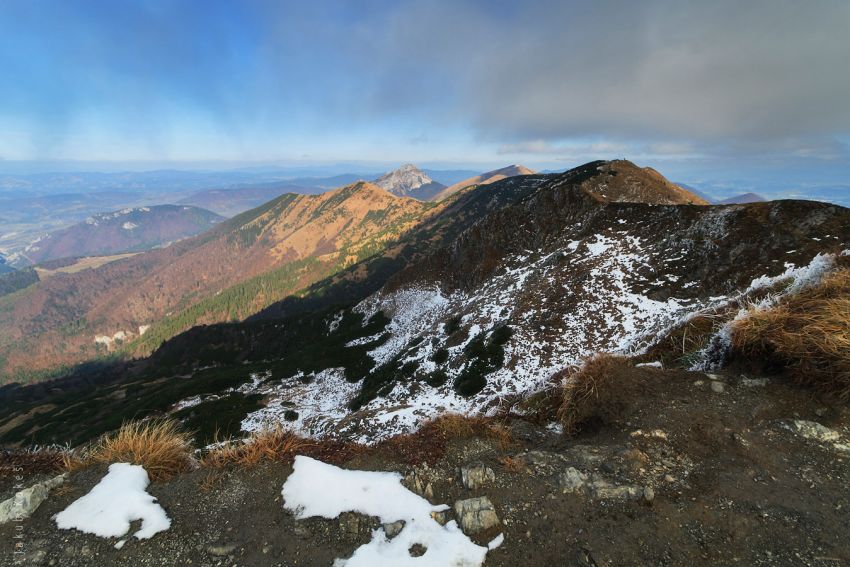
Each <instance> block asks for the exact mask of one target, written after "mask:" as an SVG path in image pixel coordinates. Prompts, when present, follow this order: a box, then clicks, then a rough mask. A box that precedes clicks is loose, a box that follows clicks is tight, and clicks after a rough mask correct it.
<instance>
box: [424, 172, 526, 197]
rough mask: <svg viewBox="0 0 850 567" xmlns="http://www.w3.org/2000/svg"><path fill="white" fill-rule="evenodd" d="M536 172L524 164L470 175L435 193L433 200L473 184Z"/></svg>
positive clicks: (485, 183)
mask: <svg viewBox="0 0 850 567" xmlns="http://www.w3.org/2000/svg"><path fill="white" fill-rule="evenodd" d="M534 173H536V172H535V171H534V170H532V169H528V168H527V167H525V166H522V165H509V166H507V167H503V168H501V169H495V170H493V171H488V172H486V173H482V174H481V175H475V176H473V177H469V178H467V179H464V180H463V181H458V182H457V183H455V184H454V185H450V186H449V187H446V188H445V189H443V190H442V191H440V192H439V193H437V194H436V195H434V196H433V197H432V198H431V200H432V201H442V200H443V199H445V198H447V197H450V196H452V195H454V194H455V193H457V192H458V191H461V190H463V189H465V188H467V187H469V186H471V185H487V184H489V183H494V182H496V181H501V180H502V179H505V178H507V177H515V176H517V175H534Z"/></svg>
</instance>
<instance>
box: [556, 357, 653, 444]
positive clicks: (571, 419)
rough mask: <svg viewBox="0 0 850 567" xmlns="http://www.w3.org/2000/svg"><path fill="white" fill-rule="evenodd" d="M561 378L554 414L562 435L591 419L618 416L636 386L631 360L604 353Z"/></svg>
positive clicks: (601, 420)
mask: <svg viewBox="0 0 850 567" xmlns="http://www.w3.org/2000/svg"><path fill="white" fill-rule="evenodd" d="M565 378H566V381H565V383H564V390H563V401H562V403H561V408H560V410H559V411H558V417H559V418H560V421H561V424H562V425H563V426H564V433H565V434H566V435H574V434H576V433H578V432H579V431H580V430H581V429H582V428H583V427H584V426H587V425H591V424H594V423H596V424H610V423H613V422H615V421H617V420H619V419H620V418H621V417H622V415H623V413H624V412H625V410H626V409H627V407H628V404H629V402H630V401H631V400H632V399H633V398H634V394H635V393H636V392H635V391H636V390H637V389H638V388H639V382H638V381H637V380H636V379H635V377H634V372H633V366H632V362H631V360H630V359H628V358H626V357H622V356H614V355H611V354H606V353H600V354H596V355H594V356H592V357H590V358H589V359H587V360H586V361H585V362H584V364H583V365H582V366H580V367H577V368H572V369H569V370H567V371H566V372H565Z"/></svg>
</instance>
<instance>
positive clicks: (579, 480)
mask: <svg viewBox="0 0 850 567" xmlns="http://www.w3.org/2000/svg"><path fill="white" fill-rule="evenodd" d="M586 482H587V475H586V474H584V473H583V472H580V471H578V470H577V469H575V468H574V467H569V468H568V469H567V470H565V471H564V473H563V474H562V475H561V476H560V477H559V478H558V484H559V485H560V486H561V490H563V491H564V492H578V491H579V490H583V489H584V485H585V483H586Z"/></svg>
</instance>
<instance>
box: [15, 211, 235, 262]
mask: <svg viewBox="0 0 850 567" xmlns="http://www.w3.org/2000/svg"><path fill="white" fill-rule="evenodd" d="M222 220H223V217H221V216H219V215H217V214H215V213H213V212H211V211H208V210H206V209H200V208H198V207H191V206H185V205H154V206H151V207H138V208H129V209H121V210H120V211H115V212H110V213H98V214H96V215H93V216H91V217H89V218H88V219H86V220H85V221H84V222H81V223H78V224H75V225H72V226H69V227H68V228H65V229H62V230H58V231H56V232H51V233H49V234H48V235H47V236H44V237H43V238H41V239H39V240H37V241H36V242H34V243H32V244H30V245H29V246H27V247H26V248H25V249H24V251H23V252H22V253H21V254H20V256H21V257H22V258H24V259H25V260H26V261H27V262H28V263H30V264H39V263H42V262H48V261H50V260H55V259H58V258H71V257H79V256H109V255H112V254H119V253H124V252H140V251H143V250H150V249H151V248H156V247H157V246H162V245H164V244H168V243H170V242H174V241H175V240H180V239H182V238H186V237H189V236H194V235H196V234H200V233H201V232H205V231H207V230H209V229H210V228H212V227H213V226H214V225H215V224H216V223H218V222H220V221H222Z"/></svg>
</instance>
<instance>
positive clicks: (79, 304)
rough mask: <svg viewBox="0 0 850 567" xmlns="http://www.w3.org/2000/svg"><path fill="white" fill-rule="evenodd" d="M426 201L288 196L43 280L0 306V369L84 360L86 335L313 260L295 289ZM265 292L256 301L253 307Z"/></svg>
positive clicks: (364, 190)
mask: <svg viewBox="0 0 850 567" xmlns="http://www.w3.org/2000/svg"><path fill="white" fill-rule="evenodd" d="M433 209H434V206H433V205H432V204H428V203H422V202H419V201H416V200H414V199H409V198H401V197H396V196H394V195H391V194H390V193H388V192H386V191H384V190H382V189H380V188H378V187H376V186H374V185H372V184H369V183H357V184H354V185H351V186H348V187H344V188H341V189H337V190H335V191H330V192H328V193H325V194H322V195H315V196H314V195H292V194H289V195H284V196H281V197H280V198H278V199H276V200H274V201H272V202H270V203H268V204H266V205H264V206H263V207H260V208H259V209H255V210H254V211H249V212H248V213H244V214H242V215H239V216H238V217H235V218H234V219H231V220H230V221H228V222H226V223H223V224H222V225H220V226H219V227H218V228H216V229H214V230H213V231H211V232H209V233H207V234H205V235H201V236H199V237H195V238H192V239H187V240H184V241H182V242H179V243H176V244H175V245H173V246H170V247H168V248H165V249H160V250H154V251H151V252H147V253H143V254H139V255H137V256H135V257H133V258H129V259H126V260H122V261H118V262H114V263H111V264H108V265H105V266H103V267H101V268H98V269H95V270H87V271H85V272H80V273H76V274H67V275H62V276H61V277H55V278H51V279H49V280H47V281H44V282H41V283H39V284H38V285H37V286H35V287H34V288H32V289H30V290H27V292H26V293H24V294H22V296H20V297H16V298H13V301H12V300H9V301H7V302H6V304H5V305H0V360H3V359H4V357H5V362H4V367H2V368H0V375H2V374H6V375H8V374H11V373H13V372H14V371H15V370H19V369H22V368H26V369H30V370H33V369H46V368H52V367H55V366H56V365H57V364H71V363H76V362H80V361H83V360H86V359H90V358H91V357H92V356H94V355H95V354H96V353H97V350H96V347H95V345H94V337H95V335H105V336H112V335H114V334H115V333H116V332H119V331H125V332H126V333H128V335H130V336H131V337H132V335H135V334H138V333H139V327H140V326H142V325H150V324H155V323H156V322H157V321H158V320H160V319H162V318H163V317H165V316H166V315H167V314H171V315H177V314H179V313H180V312H181V311H182V310H184V309H186V308H187V307H190V306H192V305H194V304H196V303H198V302H199V301H202V300H203V299H204V298H209V297H212V296H215V295H216V294H217V293H219V292H221V291H222V290H225V289H227V288H229V287H230V286H233V285H235V284H238V283H240V282H244V281H245V280H247V279H249V278H251V277H254V276H258V275H260V274H263V273H266V272H268V271H269V270H272V269H275V268H280V267H283V266H287V265H291V264H293V263H295V262H298V261H308V260H315V262H312V263H310V264H308V265H305V266H306V267H304V268H303V270H302V271H301V272H298V273H297V274H296V277H295V278H294V279H293V281H292V286H293V287H295V289H289V290H288V291H289V293H292V292H295V291H296V290H297V288H299V287H303V286H304V285H309V284H310V283H312V281H315V279H318V278H321V277H325V276H327V275H329V273H332V272H333V270H335V269H339V268H340V267H343V266H345V265H346V264H349V263H353V262H355V261H356V260H357V258H358V255H359V254H364V253H368V252H369V251H370V250H372V249H374V248H378V249H380V247H381V246H383V245H385V244H386V243H387V242H389V241H391V240H393V239H395V238H397V237H398V236H399V235H400V234H402V233H403V232H405V231H407V230H408V229H409V228H410V227H412V226H414V225H415V224H416V223H417V222H418V220H419V219H420V218H421V217H422V216H423V215H425V214H426V213H427V212H428V211H430V210H433ZM286 291H287V289H283V290H282V293H283V292H286ZM4 299H6V298H4ZM255 299H256V298H246V301H248V302H250V301H254V300H255ZM274 299H279V298H261V299H259V300H257V301H259V305H260V307H259V308H261V307H262V306H264V305H265V303H267V302H269V301H271V300H274ZM216 317H217V316H215V317H214V316H210V318H208V319H206V320H204V321H201V322H204V323H209V322H214V320H215V318H216Z"/></svg>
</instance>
